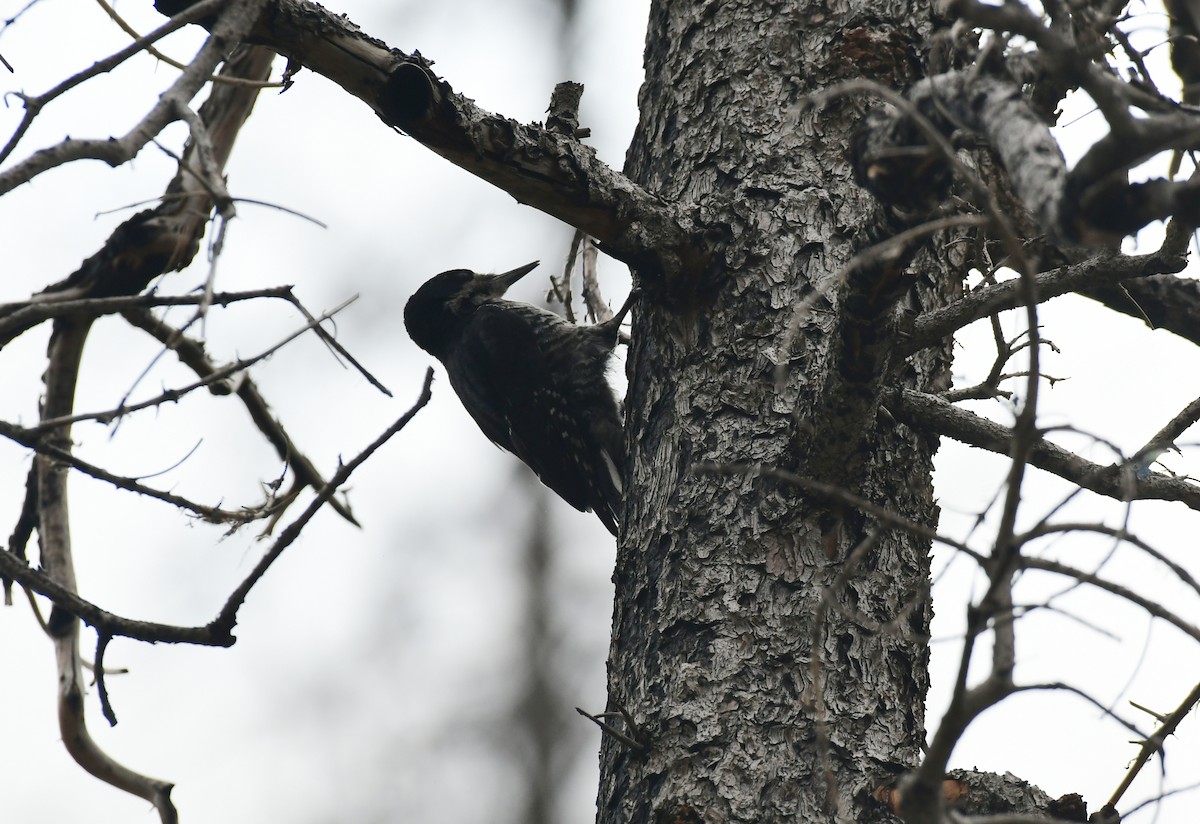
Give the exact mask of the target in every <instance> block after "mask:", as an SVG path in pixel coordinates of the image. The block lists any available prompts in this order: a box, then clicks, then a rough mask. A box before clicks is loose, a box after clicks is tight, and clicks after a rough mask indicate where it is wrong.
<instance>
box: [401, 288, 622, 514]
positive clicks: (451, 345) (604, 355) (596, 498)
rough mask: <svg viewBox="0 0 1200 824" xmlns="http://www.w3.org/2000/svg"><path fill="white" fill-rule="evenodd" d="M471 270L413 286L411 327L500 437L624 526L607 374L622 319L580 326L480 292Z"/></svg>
mask: <svg viewBox="0 0 1200 824" xmlns="http://www.w3.org/2000/svg"><path fill="white" fill-rule="evenodd" d="M465 275H467V276H468V277H467V278H462V277H459V276H457V273H456V272H446V273H443V274H442V275H438V276H437V277H436V278H434V279H433V280H431V281H430V282H428V283H426V284H425V285H424V286H422V287H421V289H419V290H418V291H417V293H416V294H414V296H413V298H412V299H411V300H410V301H409V303H408V305H407V306H406V307H405V313H404V315H405V324H406V326H407V327H408V330H409V334H410V336H411V337H412V339H413V341H414V342H416V343H417V344H418V345H420V346H421V347H422V348H423V349H425V350H426V351H428V352H429V353H430V354H432V355H434V356H435V357H437V358H438V359H440V360H441V361H442V363H443V364H445V366H446V372H447V374H448V376H449V378H450V384H451V385H452V386H453V387H454V390H455V392H456V393H458V396H459V398H460V399H461V400H462V403H463V406H464V407H465V408H466V410H467V412H468V413H470V415H471V417H472V418H473V419H474V420H475V423H476V424H478V425H479V428H480V429H481V430H482V431H483V433H484V434H485V435H486V436H487V437H488V438H489V439H490V440H491V441H492V442H493V443H495V444H497V445H498V446H500V447H503V448H504V449H507V450H508V451H509V452H512V453H513V454H514V455H516V456H517V457H518V458H520V459H521V460H522V461H524V462H525V464H527V465H528V466H529V468H530V469H532V470H533V471H534V472H535V473H536V474H537V476H538V477H539V478H540V479H541V481H542V482H543V483H544V484H546V486H548V487H550V489H552V490H554V492H556V493H557V494H558V495H559V496H560V497H561V498H562V499H563V500H565V501H566V502H567V503H569V504H571V506H573V507H575V508H576V509H579V510H581V511H586V510H592V511H594V512H595V513H596V514H597V516H599V518H600V520H601V521H602V522H603V523H604V525H605V526H606V527H607V528H608V529H609V531H610V532H612V533H613V534H614V535H615V534H616V532H617V518H618V512H619V509H620V503H621V491H622V490H621V487H622V479H623V473H624V465H625V458H624V434H623V431H622V426H621V419H620V414H619V412H618V410H617V403H616V399H615V398H614V397H613V393H612V389H611V388H610V387H609V385H608V383H607V380H606V378H605V372H606V370H607V365H608V358H609V356H610V355H611V353H612V350H613V348H614V346H615V344H616V328H615V326H613V327H608V326H603V325H598V326H583V327H581V326H575V325H573V324H570V323H567V322H566V321H564V320H563V319H562V318H560V317H558V316H557V315H555V314H553V313H551V312H548V311H546V310H544V309H539V308H538V307H536V306H531V305H529V304H526V303H519V302H515V301H509V300H504V299H499V298H494V299H493V298H489V299H483V300H471V299H470V297H469V293H470V290H471V289H472V282H471V281H470V280H469V277H470V276H472V273H469V272H466V273H465ZM475 277H485V276H475ZM435 282H436V283H435Z"/></svg>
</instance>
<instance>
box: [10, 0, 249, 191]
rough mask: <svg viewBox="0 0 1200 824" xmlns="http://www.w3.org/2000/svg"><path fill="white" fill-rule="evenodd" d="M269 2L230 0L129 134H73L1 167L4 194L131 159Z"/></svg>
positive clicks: (172, 117)
mask: <svg viewBox="0 0 1200 824" xmlns="http://www.w3.org/2000/svg"><path fill="white" fill-rule="evenodd" d="M265 2H266V0H229V3H228V6H227V7H226V8H225V9H224V10H222V12H221V13H220V14H219V15H218V16H217V18H216V23H215V24H214V25H213V29H212V36H211V37H209V38H208V40H207V41H206V42H205V44H204V46H203V47H202V48H201V49H200V52H199V53H198V54H197V55H196V58H195V59H194V60H193V61H192V63H191V65H190V66H189V68H188V71H186V72H184V73H183V74H181V75H180V76H179V77H178V79H176V81H175V82H174V83H173V84H172V85H171V88H169V89H167V91H165V92H163V94H162V95H161V96H160V97H159V99H158V102H157V103H156V104H155V105H154V107H153V108H152V109H151V110H150V112H149V113H147V115H146V116H145V117H144V118H142V120H141V122H140V123H138V124H137V125H136V126H134V127H133V129H131V130H130V131H129V132H127V133H126V134H125V135H124V136H122V137H117V138H103V139H81V138H67V139H65V140H63V141H62V142H61V143H59V144H57V145H55V146H51V147H48V148H45V149H39V150H38V151H36V152H34V153H33V154H32V155H30V156H29V157H28V158H27V159H25V160H23V161H21V162H20V163H17V164H15V165H14V166H12V167H10V168H9V169H7V170H5V171H3V172H0V195H2V194H4V193H6V192H10V191H12V190H13V189H15V188H17V187H18V186H20V185H21V184H23V183H28V182H29V181H30V180H32V179H33V178H34V177H36V176H37V175H39V174H41V173H42V172H45V171H47V170H49V169H53V168H55V167H57V166H61V165H63V164H64V163H70V162H72V161H75V160H82V159H85V158H90V159H94V160H103V161H104V162H106V163H108V164H109V165H110V166H120V165H121V164H122V163H125V162H126V161H128V160H130V159H131V158H132V157H133V156H134V155H136V154H137V153H138V152H139V151H141V150H142V147H144V146H145V145H146V144H147V143H149V142H150V140H151V139H153V138H154V137H155V136H157V135H158V134H159V133H160V132H161V131H162V130H163V129H164V128H166V127H167V126H168V125H169V124H171V123H173V122H174V121H175V120H177V119H178V118H179V111H180V107H183V106H186V105H187V104H188V102H189V101H190V100H191V99H192V98H193V97H195V95H196V92H198V91H199V90H200V88H201V87H202V86H204V84H205V83H207V82H208V78H209V76H210V75H211V74H212V73H213V71H214V70H215V69H216V68H217V66H218V65H219V64H220V63H221V61H222V60H224V59H225V52H226V49H227V48H228V46H229V44H230V43H236V42H239V41H241V40H243V39H245V36H246V34H247V33H248V32H249V31H250V28H251V26H252V25H253V24H254V21H255V20H257V19H258V16H259V14H260V12H261V10H262V7H263V6H264V5H265ZM135 45H137V44H135ZM139 48H140V47H139ZM126 51H127V50H126Z"/></svg>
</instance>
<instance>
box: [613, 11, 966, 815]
mask: <svg viewBox="0 0 1200 824" xmlns="http://www.w3.org/2000/svg"><path fill="white" fill-rule="evenodd" d="M849 5H850V7H849V8H847V7H846V6H845V5H838V6H837V7H836V10H831V7H830V6H828V5H824V4H806V3H801V2H775V3H763V2H758V3H713V2H675V0H672V1H671V2H668V1H667V0H656V2H654V4H653V7H652V10H651V15H650V24H649V29H648V34H647V46H646V82H645V85H644V86H643V88H642V91H641V95H640V106H641V123H640V126H639V128H638V131H637V134H636V136H635V138H634V141H633V145H632V147H631V149H630V151H629V155H628V160H627V164H626V173H627V174H628V175H629V176H630V177H631V178H632V179H633V180H635V181H636V182H637V183H639V184H640V185H642V186H643V187H645V188H646V189H648V190H649V191H651V192H653V193H655V194H657V195H660V196H662V197H663V198H664V199H666V200H667V201H668V202H673V203H676V204H678V205H679V206H680V208H682V209H684V210H690V209H692V208H696V210H697V212H698V214H699V216H700V218H701V221H702V222H703V223H704V224H705V225H707V226H710V227H719V228H721V229H723V234H724V236H725V238H726V239H727V243H726V245H725V247H724V250H723V251H724V272H723V273H722V275H721V276H720V277H719V279H718V280H717V281H716V282H711V281H710V282H699V281H698V280H697V282H695V283H694V290H693V291H692V292H691V293H690V294H686V295H680V294H675V295H673V296H671V297H673V298H674V300H673V301H670V302H666V301H649V300H648V301H645V302H644V303H643V304H642V306H641V307H640V313H639V315H638V317H637V319H636V322H635V328H634V332H633V346H632V349H631V353H630V365H629V368H630V387H629V394H628V398H627V406H628V413H627V414H628V424H629V425H628V431H629V438H630V447H631V448H630V455H631V459H630V460H631V465H630V472H629V474H630V485H631V487H632V489H631V491H630V493H629V494H628V495H627V499H628V504H627V507H628V509H627V511H626V513H625V520H624V522H623V523H625V524H626V532H625V534H624V536H623V538H622V546H621V548H620V551H619V555H618V559H617V568H616V572H615V576H614V579H615V582H616V604H615V610H614V632H613V642H612V648H611V652H610V658H609V692H610V709H618V708H623V709H625V710H627V711H628V712H629V714H630V715H631V716H632V719H633V721H634V722H636V724H637V726H638V728H639V730H638V732H640V733H641V735H642V738H643V740H645V741H646V742H647V743H648V746H647V747H646V748H645V749H644V750H641V751H639V750H636V749H635V748H631V747H629V746H627V745H626V744H624V743H622V742H620V741H619V740H618V739H617V738H616V737H612V736H606V737H605V740H604V743H603V747H602V754H601V761H602V778H601V786H600V794H599V802H598V807H599V813H598V821H600V822H606V823H607V822H622V824H637V822H656V824H657V823H658V822H747V823H749V822H756V824H765V823H766V822H777V821H778V822H782V821H787V822H797V821H801V822H807V821H821V822H827V821H860V822H861V821H872V820H894V819H890V816H889V815H888V814H887V813H886V811H884V810H883V808H882V806H881V805H880V804H879V802H877V801H874V800H872V798H871V793H872V791H873V790H874V789H876V788H878V787H879V786H881V785H882V784H885V783H886V782H887V781H888V780H889V779H891V778H892V777H894V776H895V775H896V774H897V773H899V772H900V771H902V770H904V769H906V768H907V767H909V766H911V765H913V764H914V763H916V760H917V759H918V757H919V753H920V749H919V748H920V745H921V742H922V740H923V735H924V710H923V703H924V697H925V691H926V688H927V684H928V674H927V666H928V652H927V634H928V627H929V619H930V615H931V608H930V605H929V601H928V597H927V595H928V592H927V590H928V577H929V563H928V549H929V548H928V544H927V543H926V542H925V541H923V540H921V539H918V538H915V537H913V536H911V535H907V534H904V533H901V532H898V531H888V530H886V529H883V528H880V527H878V526H877V525H875V524H873V523H872V522H870V521H869V520H868V519H865V518H864V517H862V516H861V515H859V514H858V513H857V512H856V511H854V510H853V509H851V508H849V507H847V506H844V505H839V504H838V502H836V501H831V500H828V499H824V500H823V499H819V498H815V497H812V496H806V495H804V494H801V493H799V492H798V491H797V490H795V489H791V488H788V487H786V486H784V485H781V484H779V483H776V482H773V481H767V480H765V479H756V478H753V477H749V476H747V475H746V474H738V473H735V472H721V471H719V469H720V467H721V466H722V465H729V464H735V463H736V464H762V465H765V466H770V467H782V468H786V469H790V470H792V471H794V472H796V473H797V474H800V475H804V476H806V477H810V478H816V479H818V480H826V481H828V480H830V479H836V482H837V483H838V484H839V486H843V487H845V488H846V489H847V490H848V491H850V492H853V493H854V494H856V495H859V496H861V497H863V498H866V499H868V500H870V501H872V502H874V503H876V504H879V505H882V506H885V507H887V508H889V509H892V510H894V511H895V512H897V513H900V514H901V515H903V516H905V517H907V518H909V519H911V520H913V521H916V522H918V523H921V524H926V525H929V526H934V525H936V522H937V507H936V505H935V503H934V501H933V494H932V487H931V482H930V472H931V459H932V455H933V452H934V450H935V449H936V448H937V443H936V440H934V439H931V438H927V437H925V436H922V435H919V434H917V433H915V432H913V431H912V430H910V429H908V428H907V427H906V426H904V425H902V424H898V423H897V422H896V421H895V420H893V419H892V418H891V416H890V415H888V414H886V411H881V410H880V405H879V399H878V394H879V387H907V388H921V389H929V388H930V387H933V386H935V385H938V384H939V383H941V384H942V385H944V382H945V379H946V371H945V370H946V363H947V359H946V355H945V351H944V350H937V349H935V350H926V351H925V352H924V353H921V354H919V355H917V356H913V357H912V358H910V359H909V360H907V361H903V362H901V361H898V360H893V361H891V362H888V361H887V359H886V358H885V359H884V361H883V362H881V363H878V364H876V368H878V369H879V370H881V371H880V374H878V375H875V376H874V379H875V380H874V383H872V382H871V380H866V381H864V382H862V383H854V381H857V380H858V379H859V378H860V377H862V376H857V375H851V376H848V375H847V374H846V373H845V372H846V371H848V370H844V367H845V366H846V364H847V363H849V362H850V361H852V360H853V358H854V352H852V351H850V349H851V345H850V339H849V337H848V336H847V334H846V330H845V329H844V328H843V321H844V320H845V317H846V314H847V304H848V303H852V302H853V300H852V298H853V297H854V296H853V295H852V294H851V291H852V287H851V286H850V285H848V279H847V278H846V277H843V276H842V275H841V272H842V270H843V267H844V266H845V264H846V263H847V262H848V261H849V260H850V259H851V258H852V256H853V255H854V254H855V252H857V251H859V250H861V249H862V248H864V247H865V246H867V245H868V244H869V243H870V242H871V240H872V239H878V238H880V237H883V236H886V235H887V234H888V232H887V231H886V230H884V229H883V228H882V226H881V225H880V223H879V221H880V220H881V217H880V214H879V212H878V211H877V209H876V207H875V206H874V205H873V203H872V200H871V198H870V197H869V196H868V195H867V194H866V193H865V192H863V191H861V190H860V189H859V188H858V187H857V186H856V185H855V184H854V182H853V179H852V173H851V169H850V167H849V165H848V162H847V160H846V148H847V145H848V142H849V139H850V136H851V133H852V131H853V129H854V127H855V125H856V124H857V123H858V121H859V119H860V118H861V116H862V113H863V110H864V108H865V107H866V106H867V105H869V103H870V101H867V100H863V99H862V98H861V97H858V98H854V99H850V98H839V99H835V100H833V101H832V102H831V103H829V104H828V105H826V106H824V107H821V108H816V107H804V106H802V105H799V104H801V103H802V101H803V99H804V97H805V96H806V95H809V94H812V93H814V92H817V91H819V90H821V89H823V88H826V87H828V86H830V85H832V84H835V83H838V82H840V81H843V80H848V79H852V78H857V77H869V78H871V79H873V80H876V81H878V82H882V83H884V84H886V85H889V86H892V87H894V88H898V87H902V86H905V85H907V84H909V83H911V82H912V81H914V80H915V79H917V77H918V76H919V74H917V69H916V66H918V65H919V64H920V60H921V58H920V51H921V49H923V48H924V45H923V44H927V43H929V42H931V41H930V35H931V33H932V31H933V29H934V21H933V20H932V18H931V14H932V12H931V11H930V10H929V9H928V8H927V5H926V4H921V3H901V2H886V3H869V4H868V3H861V2H860V3H851V4H849ZM945 261H946V257H945V256H944V255H941V254H934V255H928V254H923V255H922V257H921V259H920V261H919V263H920V272H921V273H922V277H921V278H920V280H921V281H922V283H920V284H917V288H914V289H912V290H909V295H908V296H906V299H915V300H918V301H919V302H920V306H921V308H924V309H928V308H933V307H935V306H937V305H940V304H941V303H943V302H944V299H943V296H948V295H950V294H953V293H955V292H956V290H957V289H958V288H959V286H960V284H958V282H957V280H956V277H955V276H954V275H952V274H948V273H949V272H950V268H949V266H948V264H947V263H946V262H945ZM916 280H917V279H914V282H916ZM802 300H803V301H805V302H806V305H807V307H808V308H807V309H806V310H805V311H804V312H802V313H801V315H800V331H799V334H798V335H797V336H796V338H795V343H794V345H793V346H791V348H790V364H789V369H788V372H787V380H786V382H785V383H784V384H783V385H782V386H778V387H777V385H776V382H775V366H776V360H778V358H779V357H780V354H779V353H780V351H781V350H780V348H779V347H780V340H781V338H782V337H783V335H784V332H785V330H786V329H787V327H788V325H789V323H791V321H792V317H793V307H794V306H795V305H796V304H797V303H798V302H800V301H802ZM665 307H669V308H665ZM892 324H893V318H892V317H890V316H888V315H887V313H884V316H882V317H880V318H879V319H878V324H877V328H875V329H872V330H868V331H869V332H871V334H872V335H874V336H876V337H875V339H874V340H873V343H875V344H878V343H879V342H880V339H883V342H884V343H886V336H887V335H889V334H891V333H892V331H893V330H892ZM858 331H859V332H862V331H863V330H861V329H860V330H858ZM885 348H886V347H885ZM848 381H849V382H851V388H854V387H855V386H857V387H858V388H859V389H860V390H861V392H862V394H863V397H862V398H860V399H859V400H860V401H861V403H859V404H857V405H856V407H855V408H856V409H857V410H865V413H863V414H856V415H855V416H851V417H849V418H847V419H842V420H830V419H817V418H816V417H814V412H815V411H816V410H824V414H825V415H826V416H827V415H828V414H829V410H830V409H831V408H836V407H837V405H836V404H834V405H833V406H831V405H830V403H829V397H830V394H831V393H834V392H842V393H845V392H846V386H847V382H848ZM713 464H715V465H716V469H717V470H718V471H698V469H703V468H704V467H705V466H708V468H709V469H712V468H713V467H712V465H713Z"/></svg>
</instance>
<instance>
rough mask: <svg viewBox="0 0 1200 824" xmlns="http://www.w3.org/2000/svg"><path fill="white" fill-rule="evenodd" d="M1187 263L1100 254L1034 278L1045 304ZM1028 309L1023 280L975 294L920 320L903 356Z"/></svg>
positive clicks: (1176, 258) (1167, 257)
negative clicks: (988, 320)
mask: <svg viewBox="0 0 1200 824" xmlns="http://www.w3.org/2000/svg"><path fill="white" fill-rule="evenodd" d="M1186 265H1187V258H1186V257H1185V256H1183V255H1178V254H1164V253H1163V252H1162V251H1159V252H1153V253H1151V254H1148V255H1122V254H1118V253H1102V254H1100V255H1097V256H1096V257H1093V258H1089V259H1088V260H1085V261H1083V262H1081V263H1076V264H1073V265H1070V266H1062V267H1059V268H1057V269H1051V270H1050V271H1048V272H1042V273H1041V274H1039V275H1037V276H1036V281H1037V283H1036V288H1037V296H1038V300H1040V301H1046V300H1049V299H1050V298H1054V297H1058V296H1059V295H1065V294H1069V293H1071V292H1077V291H1079V290H1081V289H1084V288H1094V287H1097V286H1101V285H1105V284H1113V283H1119V282H1121V281H1125V280H1129V279H1130V278H1140V277H1146V276H1148V275H1158V274H1162V273H1165V272H1171V273H1175V272H1181V271H1183V269H1184V267H1185V266H1186ZM1022 305H1024V297H1023V296H1022V294H1021V284H1020V279H1019V278H1014V279H1012V280H1007V281H1004V282H1002V283H997V284H995V285H993V286H985V287H983V288H981V289H976V290H975V291H973V292H970V293H968V294H966V295H964V296H963V298H962V299H961V300H959V301H956V302H954V303H952V304H950V305H949V306H946V307H944V308H942V309H934V310H932V311H930V312H926V313H925V314H924V315H922V316H921V317H919V318H917V320H916V322H915V323H914V324H913V328H912V330H911V332H910V333H909V334H908V335H907V336H903V337H901V339H900V342H899V345H900V347H901V348H902V350H903V351H904V353H905V354H911V353H912V352H915V351H917V350H919V349H923V348H925V347H927V346H935V345H937V344H939V343H941V341H943V340H944V339H945V338H946V336H947V335H950V334H953V333H954V332H955V331H957V330H958V329H961V328H963V327H964V326H966V325H967V324H970V323H973V322H974V321H977V320H980V319H982V318H986V317H988V316H989V315H992V314H995V313H996V312H1001V311H1003V310H1005V309H1016V308H1018V307H1019V306H1022Z"/></svg>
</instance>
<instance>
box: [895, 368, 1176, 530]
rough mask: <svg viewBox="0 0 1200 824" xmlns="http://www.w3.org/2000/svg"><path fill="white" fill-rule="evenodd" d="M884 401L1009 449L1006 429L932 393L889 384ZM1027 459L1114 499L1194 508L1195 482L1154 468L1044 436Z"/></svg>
mask: <svg viewBox="0 0 1200 824" xmlns="http://www.w3.org/2000/svg"><path fill="white" fill-rule="evenodd" d="M884 405H885V406H886V407H887V409H888V411H889V412H891V413H892V415H893V416H895V418H896V419H897V420H899V421H901V422H903V423H905V424H908V425H909V426H912V427H914V428H917V429H925V430H930V431H933V432H936V433H938V434H940V435H946V436H948V437H951V438H954V439H955V440H957V441H962V442H963V443H965V444H968V445H969V446H975V447H978V448H980V449H986V450H988V451H989V452H996V453H999V454H1001V455H1008V454H1009V453H1010V451H1011V448H1012V438H1013V433H1012V430H1010V429H1008V428H1007V427H1004V426H1001V425H1000V424H998V423H995V422H993V421H990V420H988V419H987V418H984V417H981V416H979V415H976V414H974V413H973V412H968V411H967V410H965V409H959V408H958V407H956V406H954V405H953V404H951V403H947V402H946V401H944V400H942V399H940V398H937V397H934V396H933V395H927V394H924V393H922V392H914V391H912V390H908V389H891V390H887V391H886V392H885V394H884ZM1029 462H1030V463H1031V464H1032V465H1033V466H1036V467H1037V468H1038V469H1043V470H1045V471H1047V472H1050V473H1051V474H1054V475H1057V476H1059V477H1060V478H1064V479H1066V480H1068V481H1071V482H1072V483H1075V484H1078V485H1079V486H1081V487H1083V488H1084V489H1089V490H1091V491H1092V492H1095V493H1097V494H1099V495H1104V496H1106V497H1109V498H1113V499H1115V500H1118V501H1134V500H1162V501H1179V502H1180V503H1183V504H1185V505H1186V506H1188V507H1189V508H1190V509H1195V510H1200V487H1197V486H1196V485H1195V484H1192V483H1189V482H1187V481H1184V480H1180V479H1176V478H1167V477H1165V476H1163V475H1159V474H1156V473H1151V474H1148V475H1146V476H1145V477H1137V473H1136V472H1135V471H1134V468H1133V466H1132V465H1115V464H1114V465H1109V466H1101V465H1100V464H1096V463H1092V462H1091V461H1088V460H1085V459H1083V458H1081V457H1079V456H1078V455H1076V454H1075V453H1073V452H1071V451H1069V450H1067V449H1063V448H1062V447H1061V446H1057V445H1055V444H1053V443H1050V442H1049V441H1047V440H1044V439H1039V440H1038V441H1037V442H1036V443H1035V444H1034V445H1033V449H1032V451H1031V452H1030V456H1029Z"/></svg>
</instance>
